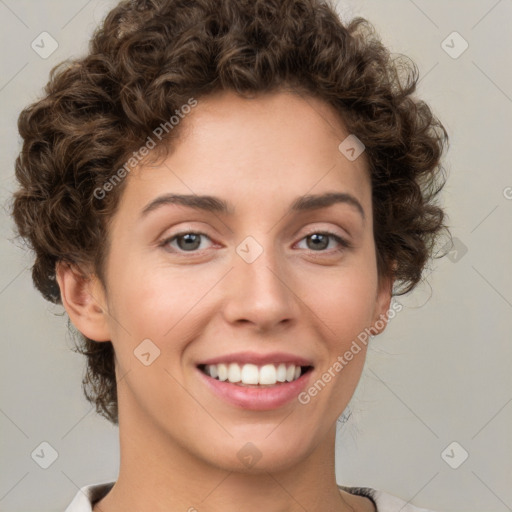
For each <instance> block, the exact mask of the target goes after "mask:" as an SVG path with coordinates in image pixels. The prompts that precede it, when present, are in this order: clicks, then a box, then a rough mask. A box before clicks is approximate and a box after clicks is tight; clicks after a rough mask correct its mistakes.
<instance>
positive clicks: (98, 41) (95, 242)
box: [12, 0, 448, 424]
mask: <svg viewBox="0 0 512 512" xmlns="http://www.w3.org/2000/svg"><path fill="white" fill-rule="evenodd" d="M417 82H418V71H417V68H416V66H415V65H414V63H412V62H411V61H410V60H409V59H407V58H406V57H404V56H393V55H392V54H390V53H389V51H388V50H387V49H386V48H385V47H384V46H383V44H382V43H381V42H380V40H379V38H378V36H377V35H376V34H375V32H374V30H373V28H372V26H371V25H370V24H369V23H368V22H367V21H366V20H364V19H362V18H355V19H352V20H351V21H350V22H348V23H343V22H342V21H341V20H340V18H339V16H338V15H337V13H336V10H335V7H334V6H333V5H331V4H329V3H327V2H324V1H321V0H186V1H185V0H133V1H131V0H130V1H128V0H126V1H122V2H120V3H119V4H118V5H117V6H116V7H115V8H114V9H113V10H111V11H110V12H109V13H108V14H107V16H106V17H105V19H104V20H103V22H102V24H101V25H100V26H99V27H98V28H97V29H96V31H95V32H94V34H93V37H92V38H91V41H90V43H89V52H88V53H87V55H86V56H84V57H82V58H78V59H74V60H68V61H64V62H62V63H61V64H59V65H57V66H55V67H54V68H53V69H52V70H51V72H50V77H49V81H48V83H47V85H46V87H45V95H44V97H43V98H42V99H40V100H38V101H36V102H35V103H33V104H31V105H30V106H28V107H27V108H25V109H24V110H23V111H22V112H21V114H20V116H19V119H18V130H19V133H20V135H21V137H22V139H23V147H22V150H21V152H20V154H19V156H18V157H17V159H16V178H17V180H18V182H19V189H18V190H17V191H16V193H15V195H14V201H13V209H12V214H13V217H14V220H15V222H16V226H17V230H18V233H19V236H21V237H22V238H23V239H25V240H26V241H27V242H28V244H29V246H30V247H31V249H32V250H33V251H34V253H35V263H34V265H33V269H32V276H33V281H34V284H35V286H36V287H37V289H38V290H39V291H40V292H41V293H42V295H43V296H44V297H45V299H47V300H49V301H51V302H53V303H57V304H61V303H62V302H61V297H60V290H59V286H58V284H57V282H56V279H55V270H56V264H57V262H59V261H63V262H68V263H71V264H74V265H76V266H77V267H78V268H92V269H94V271H95V273H96V274H97V275H98V276H99V277H100V278H101V279H102V282H105V280H104V278H105V276H104V262H105V258H106V255H107V254H108V249H109V240H108V236H107V235H108V225H109V220H110V219H111V218H112V216H113V214H114V213H115V210H116V207H117V205H118V204H119V197H120V195H121V193H122V191H123V188H124V183H125V182H126V180H123V181H122V182H121V183H119V184H118V185H117V186H115V187H114V188H113V190H112V191H110V192H109V193H107V194H106V196H105V197H104V198H102V199H99V198H98V197H96V196H95V194H94V191H95V190H96V189H98V188H101V187H103V185H104V184H105V183H106V182H108V180H109V179H110V178H111V177H112V176H113V175H114V173H115V172H116V170H117V169H119V168H121V167H122V166H123V164H124V163H125V162H126V161H127V160H128V159H129V158H130V157H131V155H132V153H133V151H135V150H136V149H138V148H140V147H141V146H142V145H143V144H144V142H145V141H146V139H147V137H148V135H150V134H151V133H152V131H153V130H154V129H155V128H156V127H158V126H159V125H160V124H161V123H165V122H167V121H168V120H169V118H170V116H172V115H173V114H174V112H175V110H177V109H180V107H181V106H182V105H184V104H185V103H187V101H188V100H189V99H190V98H191V97H194V98H201V97H204V96H206V95H208V94H210V93H213V92H216V91H220V90H233V91H235V92H237V93H239V94H241V95H247V96H251V95H254V94H255V93H266V92H273V91H278V90H285V89H286V90H291V91H294V92H296V93H297V94H301V95H306V96H307V95H311V96H315V97H317V98H320V99H322V100H323V101H325V102H326V103H328V104H329V105H331V106H332V107H333V108H334V109H335V110H336V111H337V112H338V113H339V114H340V117H341V119H342V121H343V122H344V124H345V126H346V128H347V129H348V131H349V133H353V134H355V135H356V136H357V137H358V138H359V139H360V140H361V141H362V142H363V143H364V145H365V147H366V149H365V154H366V158H367V160H368V162H369V169H370V173H371V174H370V175H371V182H372V194H373V211H374V215H373V222H374V233H375V235H374V236H375V245H376V254H377V265H378V272H379V275H381V276H383V275H388V276H392V277H393V280H394V281H393V282H394V283H399V284H401V285H402V288H401V289H396V290H394V294H395V295H401V294H403V293H407V292H409V291H411V290H412V289H413V288H414V287H415V286H416V284H417V283H418V282H419V281H420V280H421V276H422V271H423V269H424V267H425V265H426V263H427V261H428V259H429V258H430V257H431V256H432V255H433V251H434V246H435V244H436V242H437V240H438V239H439V237H440V233H441V231H442V230H446V229H447V228H446V226H445V225H444V217H445V215H444V212H443V210H442V209H441V208H440V207H439V206H438V205H437V204H436V201H435V199H436V195H437V194H438V192H439V191H440V190H441V188H442V187H443V185H444V182H445V176H444V174H445V172H444V168H443V167H442V165H441V163H440V159H441V155H442V152H443V150H444V147H445V144H446V143H447V141H448V137H447V134H446V131H445V129H444V128H443V126H442V124H441V123H440V122H439V121H438V119H437V118H436V117H435V116H434V115H433V113H432V112H431V110H430V108H429V107H428V105H427V104H426V103H424V102H423V101H421V100H419V99H417V98H415V97H414V92H415V89H416V84H417ZM177 133H178V130H172V131H169V132H168V133H167V134H164V135H165V137H164V138H163V139H162V142H161V143H160V144H159V146H158V147H157V149H158V151H156V150H155V154H158V153H159V150H160V149H164V150H165V151H167V150H168V144H170V143H171V141H172V140H173V139H174V138H175V136H176V134H177ZM340 142H341V141H340ZM84 275H85V272H84ZM79 338H80V342H79V344H80V347H79V350H80V351H81V352H82V353H83V354H85V355H86V356H87V364H88V366H87V372H86V376H85V377H84V381H83V385H84V392H85V394H86V397H87V399H88V400H89V401H91V402H93V403H95V404H96V409H97V411H98V413H100V414H102V415H103V416H104V417H105V418H107V419H108V420H110V421H111V422H112V423H114V424H116V423H117V421H118V419H117V394H116V377H115V370H114V351H113V348H112V344H111V342H101V343H97V342H95V341H93V340H90V339H88V338H86V337H85V336H83V335H81V334H79Z"/></svg>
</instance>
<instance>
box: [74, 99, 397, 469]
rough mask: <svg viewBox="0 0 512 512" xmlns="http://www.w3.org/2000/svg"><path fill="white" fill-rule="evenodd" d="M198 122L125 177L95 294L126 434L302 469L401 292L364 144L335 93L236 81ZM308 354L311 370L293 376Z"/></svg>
mask: <svg viewBox="0 0 512 512" xmlns="http://www.w3.org/2000/svg"><path fill="white" fill-rule="evenodd" d="M181 122H182V123H184V125H183V128H185V131H184V132H183V133H182V136H181V138H180V139H179V140H178V141H177V142H176V144H175V147H174V149H173V151H172V152H170V154H169V156H168V157H167V159H166V160H165V161H162V163H159V164H158V165H157V166H155V167H140V168H138V169H135V170H133V171H132V172H131V173H130V174H129V175H128V177H127V178H126V179H127V180H128V181H127V183H126V189H125V190H124V192H123V195H122V197H121V201H120V205H119V209H118V211H117V212H116V214H115V216H114V217H113V222H112V225H111V228H110V233H109V236H110V239H111V249H110V252H109V255H108V259H107V265H106V290H107V292H106V295H102V293H100V292H98V295H97V296H96V297H95V299H96V300H97V301H98V303H100V304H101V305H102V306H103V307H104V308H105V309H107V310H108V315H106V316H105V319H106V322H105V325H104V329H105V336H104V339H111V340H112V342H113V345H114V348H115V353H116V371H117V379H118V395H119V417H120V420H119V421H120V428H121V435H123V432H124V434H125V435H126V436H129V437H130V439H137V440H138V441H137V442H139V441H140V440H142V439H144V441H143V442H144V443H146V445H145V448H146V449H158V450H159V451H166V450H168V451H169V454H171V453H172V454H173V456H174V457H176V456H177V454H178V453H179V454H181V455H188V456H190V455H192V456H193V458H194V460H196V461H197V460H200V461H203V462H206V463H208V464H212V465H214V466H216V467H222V468H225V469H229V470H237V471H240V470H242V471H243V470H246V469H247V468H249V467H250V466H251V465H252V464H253V463H254V462H256V461H257V466H256V468H260V469H268V468H272V469H274V470H277V469H279V468H286V467H292V466H293V465H295V464H297V462H298V461H300V460H301V459H304V458H305V457H306V456H309V455H311V454H313V453H314V452H315V451H318V450H322V449H324V448H325V446H326V444H325V443H326V439H329V447H330V448H332V445H331V441H332V436H330V434H333V432H334V431H335V423H336V419H337V417H338V416H339V415H340V414H341V412H342V411H343V409H344V408H345V407H346V405H347V403H348V402H349V400H350V398H351V396H352V394H353V392H354V390H355V388H356V385H357V383H358V380H359V378H360V375H361V371H362V368H363V363H364V359H365V353H366V350H365V345H364V344H361V343H359V342H358V343H359V346H360V348H361V350H360V351H359V352H358V353H357V354H355V355H353V358H351V360H350V361H348V360H347V359H346V358H344V354H345V353H346V352H347V351H348V350H349V349H350V347H351V345H352V347H353V341H354V340H357V337H358V335H359V334H360V333H361V332H363V331H364V330H365V328H369V327H371V326H372V325H373V324H374V323H375V321H376V320H377V319H378V318H379V316H380V315H382V314H384V313H385V312H386V311H387V309H388V307H389V300H390V289H389V284H384V283H383V284H382V285H381V286H380V287H379V281H378V277H377V267H376V255H375V244H374V236H373V227H372V202H371V185H370V180H369V176H368V170H367V163H366V161H365V156H364V153H363V155H361V156H360V157H358V158H357V159H355V160H354V161H351V159H348V158H347V157H346V156H345V155H344V154H343V153H342V152H341V151H340V149H339V148H338V146H339V145H340V143H341V142H342V141H343V140H344V139H345V138H346V137H347V136H348V135H349V133H348V132H346V130H345V129H344V127H343V125H342V124H341V123H340V121H339V120H338V119H337V117H336V116H335V114H334V112H333V111H332V110H331V109H330V107H328V106H327V105H326V104H324V103H322V102H320V101H319V100H315V99H313V98H307V99H303V98H301V97H299V96H296V95H292V94H286V93H282V92H281V93H276V94H272V95H265V96H261V97H258V98H255V99H251V100H247V99H242V98H240V97H238V96H236V95H235V94H234V93H232V92H223V93H222V94H217V95H215V96H210V97H208V98H204V99H200V100H199V101H198V104H197V106H196V107H195V108H194V109H192V112H191V113H190V114H188V116H186V117H185V119H184V120H182V121H181ZM356 149H357V148H356ZM346 154H347V155H349V156H352V152H350V151H349V152H348V153H346ZM334 193H335V194H340V196H339V200H337V201H327V202H325V204H323V205H322V204H321V202H318V203H317V202H315V201H312V198H319V197H321V196H323V195H324V194H334ZM173 194H174V195H185V196H187V198H188V199H187V201H189V202H194V203H195V204H196V206H197V207H193V206H191V205H185V204H184V203H183V202H182V203H180V202H174V203H173V202H172V200H171V195H173ZM204 196H209V197H211V198H214V199H210V200H206V199H204ZM220 205H226V206H227V208H226V211H224V209H223V208H221V207H220ZM200 206H201V207H200ZM82 331H84V329H82ZM340 358H343V361H344V364H342V363H340V361H341V359H340ZM337 361H338V363H340V364H341V366H342V369H340V368H339V365H336V364H335V363H336V362H337ZM207 364H209V365H210V366H209V367H206V368H205V366H204V365H207ZM224 365H225V366H224ZM230 365H231V366H230ZM292 365H293V366H296V367H302V370H301V371H305V370H306V369H307V371H305V373H304V374H303V375H301V376H300V377H299V378H298V379H297V380H293V381H291V382H288V381H287V380H286V378H287V377H288V379H290V378H295V377H296V376H297V373H298V370H295V369H294V368H291V367H292ZM263 367H264V368H263ZM262 368H263V369H262ZM290 368H291V369H290ZM335 368H337V371H336V370H335ZM238 369H240V371H238ZM205 371H211V372H212V375H213V377H212V376H208V375H206V373H205ZM226 371H227V372H228V376H229V378H230V379H231V380H236V379H237V374H239V373H240V372H241V374H242V375H241V377H243V378H244V380H245V381H246V382H253V383H254V382H260V379H261V382H268V383H270V384H264V385H263V384H261V383H259V384H249V385H241V384H240V383H238V384H237V383H230V382H229V381H225V380H224V381H221V380H219V378H218V377H219V376H220V377H221V378H223V379H224V378H225V377H226ZM325 372H328V373H329V372H330V376H331V378H330V379H329V378H328V377H325V375H324V377H322V375H323V374H325ZM215 374H217V375H218V377H217V378H215ZM238 377H240V376H238ZM266 379H268V380H266ZM276 379H279V380H281V381H282V380H283V379H285V382H276ZM318 380H320V381H321V384H318V383H317V386H316V393H315V391H313V392H311V393H310V392H309V391H308V390H309V389H310V388H311V387H314V384H315V382H317V381H318ZM272 382H276V383H275V384H271V383H272ZM247 443H252V445H247ZM322 447H324V448H322ZM251 457H252V458H251ZM258 459H259V460H258ZM250 461H252V462H250ZM244 464H245V468H244Z"/></svg>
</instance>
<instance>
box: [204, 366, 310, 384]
mask: <svg viewBox="0 0 512 512" xmlns="http://www.w3.org/2000/svg"><path fill="white" fill-rule="evenodd" d="M198 368H199V370H201V371H202V372H203V373H204V374H205V375H207V376H208V377H211V378H213V379H216V380H218V381H221V382H229V383H231V384H235V385H238V386H247V387H265V386H275V385H280V384H286V383H288V382H293V381H295V380H297V379H299V378H300V377H302V376H303V375H304V374H305V373H307V372H309V371H311V370H312V369H313V367H312V366H298V365H294V364H285V363H280V364H265V365H255V364H238V363H220V364H200V365H198Z"/></svg>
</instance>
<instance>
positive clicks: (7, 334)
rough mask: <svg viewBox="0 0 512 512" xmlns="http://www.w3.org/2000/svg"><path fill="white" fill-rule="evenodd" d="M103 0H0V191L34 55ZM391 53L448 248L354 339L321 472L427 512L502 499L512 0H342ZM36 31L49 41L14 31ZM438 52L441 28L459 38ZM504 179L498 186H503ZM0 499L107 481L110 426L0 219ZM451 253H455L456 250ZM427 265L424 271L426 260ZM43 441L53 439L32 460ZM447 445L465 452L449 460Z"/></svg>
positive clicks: (507, 426)
mask: <svg viewBox="0 0 512 512" xmlns="http://www.w3.org/2000/svg"><path fill="white" fill-rule="evenodd" d="M115 3H116V2H113V1H106V0H90V1H86V0H67V1H64V0H60V1H57V0H41V1H37V0H0V20H1V21H0V28H1V31H0V42H1V48H2V52H1V66H0V69H1V77H0V105H1V108H2V110H1V113H2V115H1V117H0V123H1V125H0V126H1V142H0V144H1V147H2V151H1V164H2V165H1V176H0V179H1V195H0V200H1V202H2V204H3V205H5V204H6V202H7V201H8V200H9V197H10V194H11V193H12V191H13V190H14V188H15V183H14V178H13V169H14V166H13V163H14V159H15V157H16V155H17V153H18V152H19V149H20V140H19V137H18V133H17V130H16V121H17V116H18V114H19V111H20V110H21V109H22V108H23V107H24V106H25V105H27V104H28V103H29V102H32V101H34V100H35V99H36V98H37V97H39V95H40V94H41V93H42V88H43V86H44V85H45V84H46V82H47V80H48V73H49V71H50V69H51V68H52V67H53V66H54V65H55V64H57V63H58V62H60V61H62V60H64V59H66V58H68V57H75V56H78V55H80V54H83V52H85V51H86V50H87V44H88V39H89V37H90V35H91V33H92V30H93V29H94V27H95V26H96V25H97V24H98V23H99V22H100V21H101V19H102V18H103V16H104V15H105V14H106V12H107V11H108V10H109V9H110V8H111V7H112V6H113V5H114V4H115ZM339 9H340V12H341V13H343V14H344V15H345V16H347V17H351V16H354V15H362V16H364V17H367V18H368V19H369V20H370V21H371V22H372V23H373V24H374V25H375V27H376V28H377V30H378V31H379V33H380V34H381V36H382V38H383V40H384V42H385V43H386V44H387V45H388V46H389V47H390V48H391V49H392V51H395V52H402V53H405V54H407V55H409V56H410V57H412V58H413V60H415V61H416V63H417V64H418V66H419V68H420V72H421V76H422V80H421V82H420V86H419V93H420V95H421V96H422V97H423V98H425V99H426V100H427V101H428V102H429V103H430V104H431V106H432V107H433V109H434V111H435V112H436V113H437V114H438V115H439V117H440V118H441V119H442V121H443V123H444V124H445V126H446V128H447V130H448V131H449V133H450V136H451V147H450V150H449V153H448V155H447V158H446V166H447V168H448V171H449V179H448V183H447V185H446V187H445V189H444V193H443V203H444V205H445V206H446V209H447V212H448V215H449V223H450V226H451V229H452V233H453V235H454V236H455V237H456V239H457V240H458V242H457V247H456V252H452V253H451V256H450V258H451V259H450V258H444V259H443V260H439V261H437V262H435V263H434V264H433V265H432V269H433V273H432V274H431V275H429V276H428V279H427V281H428V282H427V283H426V284H423V285H421V286H420V287H418V289H417V290H416V291H414V292H413V293H412V294H410V295H409V296H408V297H401V298H399V299H398V300H399V301H400V302H402V303H403V304H404V306H406V307H405V308H404V309H403V310H402V311H401V312H400V313H399V314H398V316H397V317H396V318H395V319H393V320H392V321H391V323H390V325H389V326H388V329H387V330H386V331H385V333H384V334H383V335H381V336H379V337H377V338H374V340H373V341H372V345H371V348H370V350H369V354H368V360H367V364H366V368H365V374H364V376H363V378H362V380H361V382H360V385H359V386H358V389H357V392H356V396H355V397H354V399H353V401H352V403H351V408H352V410H353V414H352V416H351V417H350V419H349V420H348V422H347V423H345V424H343V422H342V421H340V422H339V425H340V429H339V436H338V443H337V459H336V462H337V468H336V469H337V479H338V482H339V483H342V484H345V485H360V486H370V487H374V488H377V489H383V490H385V491H387V492H390V493H392V494H395V495H397V496H400V497H402V498H404V499H406V500H411V503H413V504H415V505H418V506H423V507H428V508H432V509H434V510H438V511H447V512H448V511H453V512H471V511H483V510H485V511H486V512H494V511H496V512H502V511H507V510H512V485H511V484H512V437H511V434H510V432H511V431H512V429H511V425H512V377H511V375H512V372H511V371H510V368H511V367H512V343H511V334H510V333H511V332H512V320H511V318H512V315H511V313H512V273H511V272H510V270H509V269H510V264H511V262H512V242H511V237H510V234H511V232H512V230H511V228H512V199H510V198H512V173H511V171H510V157H509V155H510V148H511V145H512V142H511V141H510V137H511V135H512V133H511V132H512V130H511V123H512V71H511V64H510V63H511V59H510V53H511V50H512V32H511V31H510V26H511V24H512V1H511V0H500V1H496V0H481V1H476V0H472V1H468V0H458V1H453V0H452V1H446V0H431V1H422V0H415V1H412V0H393V1H382V0H380V1H379V0H368V1H355V0H346V1H341V2H340V3H339ZM43 31H47V32H49V33H50V34H51V35H52V37H53V38H55V40H56V41H57V42H58V45H59V47H58V49H57V50H56V51H55V52H54V53H53V54H52V55H51V56H50V57H48V58H46V59H43V58H41V57H40V56H39V55H38V54H37V53H36V52H35V51H34V50H33V49H32V48H31V43H32V41H33V40H35V39H36V37H38V36H39V34H41V32H43ZM454 31H456V32H458V33H459V34H460V36H461V37H462V38H464V40H466V41H467V42H468V44H469V47H468V49H467V50H466V51H465V52H464V53H462V55H460V56H459V57H458V58H456V59H454V58H452V57H451V56H450V55H448V54H447V53H446V51H445V49H443V46H442V42H443V41H444V40H446V43H445V48H446V45H448V46H451V47H453V48H451V49H449V48H446V49H448V50H449V51H450V52H452V54H453V53H454V52H457V50H460V49H461V48H462V46H461V44H463V41H462V40H461V39H460V38H459V36H450V37H449V38H448V39H446V38H447V37H448V36H449V35H450V34H452V32H454ZM507 187H508V188H507ZM0 229H1V234H2V237H1V239H0V244H1V255H0V310H1V313H0V314H1V330H2V332H1V336H2V358H1V359H0V364H1V376H2V377H1V380H2V387H1V394H0V431H1V436H0V450H1V456H2V464H1V472H0V510H2V511H5V512H15V511H23V512H30V511H36V510H37V511H40V512H46V511H59V510H60V511H62V510H64V509H65V507H66V506H67V505H68V504H69V502H70V501H71V499H72V498H73V497H74V495H75V494H76V492H77V490H78V488H79V487H81V486H83V485H86V484H91V483H98V482H102V481H107V480H115V479H116V477H117V469H118V455H119V450H118V441H117V429H116V428H114V427H112V426H110V424H109V423H108V422H107V421H106V420H104V419H102V418H100V417H98V416H97V415H96V414H95V412H94V410H93V408H92V406H91V405H90V404H88V403H87V402H86V400H85V399H84V398H83V396H82V391H81V384H80V382H81V376H82V372H83V360H82V357H81V356H80V355H77V354H75V353H74V352H72V351H71V347H72V345H73V344H72V340H71V339H70V337H69V335H68V334H67V327H66V322H67V319H66V317H65V315H62V311H63V310H62V308H58V307H54V306H52V305H49V304H48V303H46V302H45V301H44V300H43V299H42V297H40V296H39V294H38V293H37V292H36V291H35V289H34V288H33V286H32V282H31V276H30V266H31V264H32V257H31V255H30V254H28V253H27V252H24V251H23V250H22V249H20V248H19V247H17V245H16V244H15V243H13V241H12V236H13V235H12V229H13V224H12V222H11V220H10V218H9V217H8V215H7V213H6V212H5V211H3V210H2V212H1V219H0ZM465 248H466V249H467V252H464V251H465ZM427 274H428V271H427ZM43 441H46V442H48V443H50V444H51V445H52V446H53V447H54V448H55V450H56V451H57V452H58V458H57V460H56V461H55V462H54V463H53V464H52V465H51V466H50V467H49V468H48V469H42V468H41V467H39V465H37V464H36V463H35V462H34V460H33V459H32V458H31V453H32V452H33V450H34V449H35V448H36V447H38V446H39V444H40V443H41V442H43ZM454 441H455V442H457V443H458V444H457V445H455V448H454V449H453V451H452V450H451V448H450V449H448V450H447V452H445V453H446V454H447V455H448V458H447V457H446V455H445V458H447V460H450V462H451V463H452V465H456V463H458V462H460V460H461V457H462V454H463V453H464V452H463V451H462V450H465V451H467V452H468V454H469V456H468V458H467V460H466V461H465V462H464V463H462V464H461V465H460V466H459V467H458V468H457V469H453V468H452V467H450V466H449V465H448V464H447V463H446V462H445V460H443V458H442V456H441V454H442V453H443V451H444V450H445V448H447V447H448V446H449V445H450V444H451V443H452V442H454Z"/></svg>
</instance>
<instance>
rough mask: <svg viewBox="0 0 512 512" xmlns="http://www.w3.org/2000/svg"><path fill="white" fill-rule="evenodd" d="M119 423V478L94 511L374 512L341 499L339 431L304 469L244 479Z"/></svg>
mask: <svg viewBox="0 0 512 512" xmlns="http://www.w3.org/2000/svg"><path fill="white" fill-rule="evenodd" d="M140 417H141V416H140V415H138V416H137V418H140ZM119 419H120V421H119V424H120V448H121V461H120V471H119V477H118V479H117V481H116V483H115V485H114V487H113V488H112V490H111V491H110V492H109V493H108V495H107V496H106V497H105V498H103V499H102V500H100V501H99V502H98V503H97V504H96V505H95V506H94V509H93V510H94V512H118V511H126V510H140V511H143V510H151V511H152V512H164V511H165V512H169V511H175V510H182V511H189V512H197V511H202V510H208V511H209V512H217V511H218V512H221V511H222V512H238V511H239V510H240V509H243V510H244V511H246V512H259V511H261V510H266V511H268V512H303V511H304V510H308V511H309V512H317V511H318V512H320V511H322V512H325V511H336V512H349V511H350V512H354V511H355V510H357V511H359V510H373V507H372V508H365V505H366V506H367V504H368V503H369V500H367V499H365V498H361V497H356V496H352V495H349V494H347V493H344V492H340V490H339V489H338V487H337V484H336V478H335V465H334V449H335V446H334V444H335V434H336V424H333V425H332V427H331V429H330V431H329V433H328V435H327V436H325V438H324V439H323V440H322V442H321V443H320V444H319V445H317V446H316V447H315V448H314V449H313V450H312V451H311V453H310V454H309V455H308V456H307V457H306V458H304V459H302V460H301V461H300V463H297V464H293V465H292V466H291V467H286V468H285V469H282V468H279V469H276V470H273V468H272V467H266V468H264V469H259V470H257V469H256V467H257V466H258V464H257V465H256V466H255V467H254V468H252V469H248V470H247V471H246V472H241V471H240V470H239V469H237V470H233V469H230V468H221V467H218V466H213V465H212V464H210V463H208V461H205V460H204V459H202V458H199V457H198V456H197V455H196V454H194V453H191V452H190V451H189V450H188V449H186V448H185V447H184V446H181V445H180V444H179V442H178V441H177V440H176V439H170V438H169V436H168V435H166V434H165V433H164V432H162V431H159V430H158V429H156V428H155V427H154V426H153V427H152V428H151V426H148V425H147V424H144V425H141V424H140V422H139V423H137V421H135V419H134V418H127V417H124V418H123V417H122V415H121V411H120V418H119ZM123 420H126V421H123ZM361 500H364V502H365V503H364V504H363V501H361ZM366 502H368V503H366ZM361 505H362V506H361Z"/></svg>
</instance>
